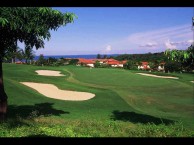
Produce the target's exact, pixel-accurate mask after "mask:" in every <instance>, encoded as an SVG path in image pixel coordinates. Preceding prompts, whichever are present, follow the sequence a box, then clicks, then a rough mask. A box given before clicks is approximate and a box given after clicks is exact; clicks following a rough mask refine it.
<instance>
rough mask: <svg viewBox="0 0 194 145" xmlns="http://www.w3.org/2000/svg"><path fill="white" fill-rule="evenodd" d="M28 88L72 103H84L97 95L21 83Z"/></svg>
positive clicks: (47, 85)
mask: <svg viewBox="0 0 194 145" xmlns="http://www.w3.org/2000/svg"><path fill="white" fill-rule="evenodd" d="M20 83H22V84H24V85H26V86H28V87H31V88H33V89H35V90H36V91H38V92H39V93H41V94H43V95H44V96H46V97H49V98H54V99H59V100H70V101H83V100H88V99H91V98H93V97H94V96H95V94H92V93H87V92H76V91H66V90H60V89H58V88H57V87H56V86H55V85H53V84H42V83H33V82H20Z"/></svg>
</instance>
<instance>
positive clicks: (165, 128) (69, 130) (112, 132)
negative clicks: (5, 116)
mask: <svg viewBox="0 0 194 145" xmlns="http://www.w3.org/2000/svg"><path fill="white" fill-rule="evenodd" d="M19 124H21V125H19ZM10 126H15V127H10ZM0 130H1V132H0V137H193V136H194V132H193V131H192V130H190V129H186V128H185V127H184V126H183V124H182V123H181V122H177V123H176V124H174V125H165V124H160V125H155V124H151V123H149V124H146V125H144V124H137V125H132V124H131V123H128V122H117V121H100V120H85V121H84V120H67V121H65V120H62V119H57V118H55V119H53V118H45V117H35V118H34V119H18V120H17V119H15V120H9V121H8V122H6V123H4V124H1V125H0Z"/></svg>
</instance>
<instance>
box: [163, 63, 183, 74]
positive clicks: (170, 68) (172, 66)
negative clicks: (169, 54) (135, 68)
mask: <svg viewBox="0 0 194 145" xmlns="http://www.w3.org/2000/svg"><path fill="white" fill-rule="evenodd" d="M164 69H165V72H179V71H181V70H182V68H181V63H179V62H176V61H168V62H166V63H165V65H164Z"/></svg>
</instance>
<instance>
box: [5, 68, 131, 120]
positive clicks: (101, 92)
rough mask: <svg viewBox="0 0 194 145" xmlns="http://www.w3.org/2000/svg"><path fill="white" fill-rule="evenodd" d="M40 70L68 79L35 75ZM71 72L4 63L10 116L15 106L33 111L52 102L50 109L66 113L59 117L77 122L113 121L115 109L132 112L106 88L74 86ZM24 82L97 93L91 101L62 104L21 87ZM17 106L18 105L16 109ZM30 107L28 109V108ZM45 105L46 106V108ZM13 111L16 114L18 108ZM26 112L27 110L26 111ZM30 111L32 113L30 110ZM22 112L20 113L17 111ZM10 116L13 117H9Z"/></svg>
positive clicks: (65, 102) (62, 102) (64, 102)
mask: <svg viewBox="0 0 194 145" xmlns="http://www.w3.org/2000/svg"><path fill="white" fill-rule="evenodd" d="M38 69H49V70H51V69H53V70H60V71H62V73H63V74H66V75H67V76H64V77H63V76H62V77H48V76H39V75H36V73H35V72H34V71H35V70H38ZM68 75H69V74H68V73H67V72H65V71H63V67H44V68H43V67H37V66H27V65H12V64H4V81H5V89H6V92H7V95H8V96H9V104H10V107H9V110H10V111H9V113H12V112H13V111H12V109H15V107H20V108H21V109H22V107H21V105H23V108H30V106H31V109H32V110H33V108H34V109H35V108H36V107H33V105H34V104H37V105H38V106H41V103H42V104H43V105H44V104H45V103H50V104H52V105H50V107H54V108H56V109H60V110H62V111H64V112H69V113H64V114H63V113H62V114H61V116H60V117H63V118H66V119H76V118H95V119H99V120H101V119H110V116H111V115H112V112H113V111H114V110H121V111H126V110H130V109H131V108H130V106H128V104H127V103H126V102H125V101H124V100H123V99H121V98H120V97H119V96H118V95H117V94H115V93H113V92H112V91H111V90H105V89H95V88H92V87H85V86H81V85H77V84H76V85H75V84H74V83H70V82H67V81H66V79H67V77H68ZM20 81H22V82H24V81H30V82H41V83H51V84H54V85H56V86H57V87H59V88H60V89H67V90H76V91H86V92H91V93H94V94H96V96H95V97H94V98H93V99H91V100H88V101H81V102H79V101H78V102H75V101H61V100H55V99H51V98H47V97H44V96H43V95H41V94H39V93H38V92H36V91H35V90H32V89H31V88H29V87H27V86H24V85H22V84H20V83H19V82H20ZM13 105H17V106H15V107H14V106H13ZM27 105H28V106H27ZM45 106H46V105H45ZM14 111H17V110H16V109H15V110H14ZM24 111H25V109H24ZM28 111H30V110H28ZM14 113H20V110H18V112H14ZM10 115H11V114H10Z"/></svg>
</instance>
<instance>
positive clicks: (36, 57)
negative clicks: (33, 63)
mask: <svg viewBox="0 0 194 145" xmlns="http://www.w3.org/2000/svg"><path fill="white" fill-rule="evenodd" d="M100 55H101V57H103V56H104V55H106V56H107V57H110V56H113V57H114V56H118V55H120V54H100ZM43 56H44V58H45V59H48V58H49V57H52V58H56V59H59V58H75V59H76V58H85V59H94V58H96V57H97V54H86V55H84V54H82V55H43ZM39 57H40V55H39V56H37V55H36V56H35V57H34V60H38V58H39Z"/></svg>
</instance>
